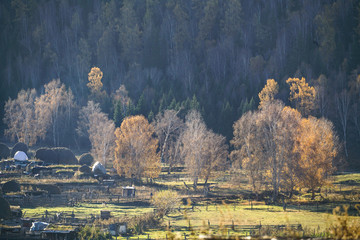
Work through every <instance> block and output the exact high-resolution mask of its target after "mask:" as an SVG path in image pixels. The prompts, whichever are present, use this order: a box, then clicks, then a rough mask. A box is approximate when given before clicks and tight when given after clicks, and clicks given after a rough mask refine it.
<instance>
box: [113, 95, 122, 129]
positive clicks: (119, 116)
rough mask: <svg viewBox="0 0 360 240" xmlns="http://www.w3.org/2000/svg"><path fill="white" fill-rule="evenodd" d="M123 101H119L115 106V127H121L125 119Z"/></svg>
mask: <svg viewBox="0 0 360 240" xmlns="http://www.w3.org/2000/svg"><path fill="white" fill-rule="evenodd" d="M121 105H122V104H121V101H120V100H119V101H117V102H116V104H115V111H114V122H115V127H120V125H121V123H122V120H123V119H124V116H123V111H122V106H121Z"/></svg>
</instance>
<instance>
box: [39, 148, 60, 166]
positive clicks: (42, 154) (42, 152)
mask: <svg viewBox="0 0 360 240" xmlns="http://www.w3.org/2000/svg"><path fill="white" fill-rule="evenodd" d="M35 158H36V159H39V160H41V161H43V162H44V163H45V164H54V163H57V156H56V153H55V152H54V151H53V150H51V149H50V148H39V149H38V150H36V153H35Z"/></svg>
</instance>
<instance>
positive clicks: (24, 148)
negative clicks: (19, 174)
mask: <svg viewBox="0 0 360 240" xmlns="http://www.w3.org/2000/svg"><path fill="white" fill-rule="evenodd" d="M28 150H29V148H28V146H27V145H26V144H25V143H22V142H18V143H16V144H15V145H14V147H13V148H12V150H11V157H14V155H15V153H16V152H17V151H22V152H24V153H26V155H27V152H28Z"/></svg>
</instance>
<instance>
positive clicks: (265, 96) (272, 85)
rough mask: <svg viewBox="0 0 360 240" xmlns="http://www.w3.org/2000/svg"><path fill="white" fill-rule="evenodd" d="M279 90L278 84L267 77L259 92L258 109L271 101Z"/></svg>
mask: <svg viewBox="0 0 360 240" xmlns="http://www.w3.org/2000/svg"><path fill="white" fill-rule="evenodd" d="M278 92H279V85H278V83H277V82H276V81H275V80H274V79H268V80H267V82H266V85H265V87H264V88H263V89H262V90H261V92H260V93H259V99H260V103H259V109H261V108H263V107H264V106H265V105H266V104H268V103H271V102H273V101H274V99H275V95H276V94H277V93H278Z"/></svg>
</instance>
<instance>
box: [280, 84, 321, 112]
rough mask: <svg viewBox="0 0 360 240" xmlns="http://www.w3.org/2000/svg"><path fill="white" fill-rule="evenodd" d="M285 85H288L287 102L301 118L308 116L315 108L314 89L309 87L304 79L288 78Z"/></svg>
mask: <svg viewBox="0 0 360 240" xmlns="http://www.w3.org/2000/svg"><path fill="white" fill-rule="evenodd" d="M286 83H288V84H289V85H290V98H289V100H290V101H292V102H294V103H295V107H296V109H297V110H298V111H299V112H300V113H301V114H302V115H303V116H308V115H309V114H310V113H311V111H312V110H313V109H314V108H315V97H316V91H315V88H314V87H311V86H309V84H308V83H307V82H306V81H305V78H301V79H299V78H289V79H288V80H286Z"/></svg>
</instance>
